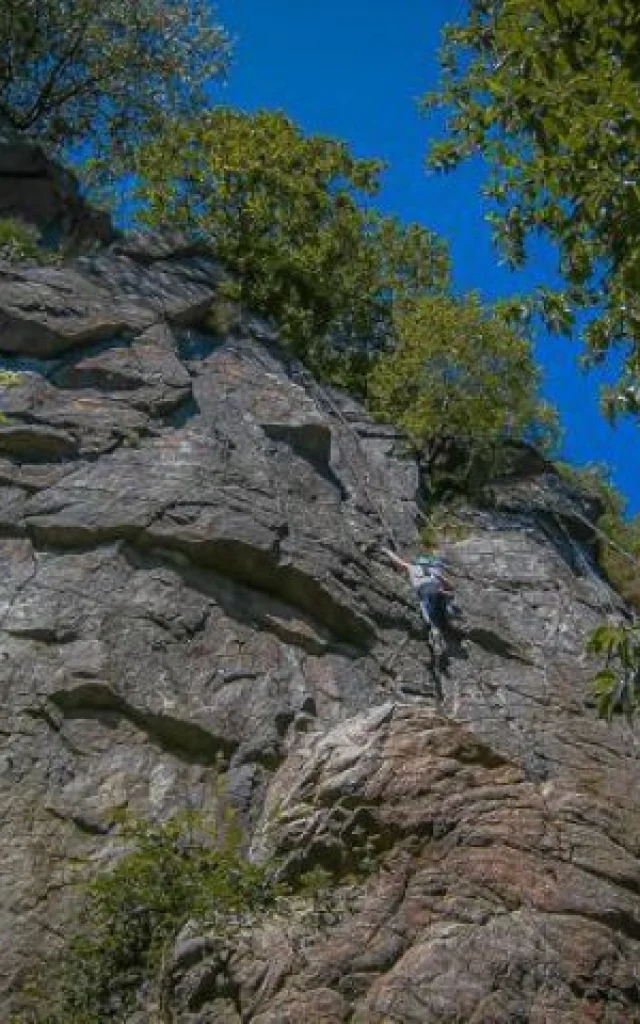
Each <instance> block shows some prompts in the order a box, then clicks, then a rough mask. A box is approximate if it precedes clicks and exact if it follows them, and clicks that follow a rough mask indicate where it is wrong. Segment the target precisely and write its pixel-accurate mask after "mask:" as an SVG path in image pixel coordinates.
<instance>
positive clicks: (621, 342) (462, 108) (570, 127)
mask: <svg viewBox="0 0 640 1024" xmlns="http://www.w3.org/2000/svg"><path fill="white" fill-rule="evenodd" d="M442 68H443V78H442V83H441V89H440V91H439V92H437V93H434V94H432V95H431V96H428V97H427V98H426V105H427V106H444V107H445V108H447V110H448V115H449V116H448V120H447V137H446V139H445V140H444V141H441V142H440V143H438V144H436V145H434V146H433V148H432V151H431V154H430V162H431V164H432V166H434V167H436V168H438V169H441V170H449V169H451V168H453V167H455V166H457V165H458V164H459V163H460V161H462V160H464V159H465V158H466V157H468V156H471V155H472V154H474V153H478V152H480V153H481V154H482V155H483V156H484V157H485V159H486V160H487V161H488V164H489V166H490V168H491V172H492V173H491V180H490V184H489V187H488V189H487V193H488V195H489V196H490V197H491V198H492V200H493V201H494V213H493V215H492V219H493V222H494V224H495V227H496V232H497V236H498V239H499V241H500V242H501V243H502V245H503V247H504V249H505V251H506V254H507V256H508V258H509V260H510V261H511V263H512V264H513V265H516V266H518V265H521V264H522V263H523V262H524V260H525V256H526V252H525V244H526V240H527V238H528V237H529V236H531V235H532V234H534V233H536V232H542V233H543V234H545V235H546V236H547V237H548V238H550V239H551V240H552V241H553V242H554V243H556V244H557V245H558V247H559V253H560V263H561V271H562V273H563V275H564V278H565V281H566V288H565V291H564V293H563V294H559V293H552V292H550V291H544V290H541V291H540V293H539V295H538V302H537V303H536V304H534V308H538V309H539V310H541V311H542V312H543V314H544V315H545V316H546V318H547V321H548V323H549V324H550V326H551V327H552V328H553V329H560V330H566V331H569V330H570V329H572V327H573V326H574V321H575V317H576V314H577V313H579V312H581V311H582V312H584V311H585V310H588V311H589V313H588V317H587V326H586V328H585V340H586V343H587V350H586V352H587V357H586V362H587V363H593V362H600V361H602V360H603V359H604V358H605V356H606V355H607V353H608V352H610V351H611V349H612V348H613V347H614V346H620V347H622V349H623V352H624V356H625V359H624V366H623V370H622V373H621V375H620V377H619V379H618V381H617V384H616V387H615V389H613V390H612V391H610V392H609V394H608V395H605V401H606V408H607V411H608V413H609V414H611V415H614V414H615V413H616V412H619V411H632V412H640V147H639V146H638V139H639V138H640V6H639V5H638V3H637V0H600V2H598V3H593V2H591V0H469V9H468V17H467V20H466V22H465V24H464V25H453V26H450V27H449V28H448V29H447V31H446V33H445V43H444V48H443V54H442Z"/></svg>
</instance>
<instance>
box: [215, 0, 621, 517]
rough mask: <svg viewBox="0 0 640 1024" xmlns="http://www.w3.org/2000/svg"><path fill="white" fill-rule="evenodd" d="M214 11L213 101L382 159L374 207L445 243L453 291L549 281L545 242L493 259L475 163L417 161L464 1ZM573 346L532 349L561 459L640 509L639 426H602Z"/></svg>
mask: <svg viewBox="0 0 640 1024" xmlns="http://www.w3.org/2000/svg"><path fill="white" fill-rule="evenodd" d="M217 7H218V11H219V14H220V17H221V20H222V21H223V23H224V24H225V26H226V27H227V29H228V30H229V31H230V32H231V34H232V35H233V36H234V38H235V57H234V64H233V67H232V69H231V73H230V76H229V80H228V83H227V84H226V86H225V87H224V88H223V90H222V91H221V93H220V94H218V96H217V98H219V99H220V100H221V101H222V102H227V103H229V104H232V105H233V106H238V107H240V108H242V109H244V110H256V109H258V108H261V107H266V108H270V109H280V110H285V111H286V112H287V113H288V114H289V115H290V116H291V117H293V118H294V119H295V120H296V121H297V122H298V123H299V124H300V125H301V126H302V127H303V128H304V129H305V130H306V131H309V132H320V133H323V134H329V135H333V136H337V137H339V138H341V139H344V140H345V141H347V142H349V143H350V145H351V146H352V148H353V149H354V151H355V152H356V154H357V155H358V156H362V157H366V156H376V157H382V158H383V159H385V160H386V161H387V162H388V163H389V165H390V166H389V169H388V171H387V172H386V174H385V177H384V182H385V184H384V188H383V191H382V194H381V196H380V197H379V200H378V205H379V206H380V207H381V208H382V209H383V210H384V211H385V212H388V213H394V214H396V215H397V216H399V217H401V218H402V219H403V220H417V221H420V222H421V223H423V224H425V225H427V226H428V227H429V228H431V229H433V230H435V231H437V232H439V233H440V234H442V235H443V236H444V237H445V238H446V239H447V240H448V242H449V244H450V248H451V253H452V257H453V267H454V283H455V287H456V290H460V291H465V290H470V289H473V290H478V291H480V292H481V294H482V295H483V297H484V298H486V299H487V300H492V299H495V298H498V297H500V296H504V295H509V294H512V293H513V292H516V291H526V290H528V289H529V288H531V287H532V286H533V285H534V284H538V283H540V282H541V281H546V282H548V283H549V282H550V283H554V280H555V278H554V270H555V260H554V257H553V253H551V252H550V251H546V250H545V249H544V248H543V247H538V248H536V251H535V256H534V258H533V259H532V260H531V262H530V264H529V265H528V266H527V268H526V269H525V270H524V271H522V272H520V273H518V274H513V273H511V272H509V271H508V270H507V269H506V268H505V267H502V266H500V265H499V254H498V253H497V252H496V250H495V248H494V246H493V244H492V241H491V235H490V231H489V228H488V226H487V224H486V223H485V221H484V214H485V212H486V209H485V207H484V206H483V203H482V199H481V196H480V186H481V183H482V178H483V170H482V165H481V164H480V162H476V163H475V164H473V165H471V166H466V167H463V168H461V169H460V170H458V171H456V172H455V173H454V174H451V175H447V176H441V175H436V174H433V173H430V172H427V171H426V169H425V166H424V155H425V152H426V148H427V145H428V141H429V138H430V135H432V133H433V132H434V130H435V124H434V123H433V122H431V121H428V120H427V119H425V118H424V117H422V116H421V115H420V113H419V112H418V109H417V103H416V101H417V99H418V97H419V96H420V95H421V94H422V93H424V92H425V91H427V90H428V89H429V88H431V87H433V86H435V84H436V82H437V76H438V66H437V50H438V46H439V35H440V30H441V28H442V26H443V24H445V22H447V21H451V20H455V19H456V17H459V16H461V15H462V13H463V11H464V9H465V4H464V0H401V2H399V3H395V4H390V3H389V2H388V0H269V2H267V0H219V2H218V4H217ZM577 351H579V349H578V348H577V347H576V346H575V345H573V344H571V343H568V342H567V341H566V340H560V339H555V338H551V337H548V336H543V337H541V338H540V339H539V342H538V345H537V352H538V356H539V359H540V360H541V362H542V365H543V368H544V392H545V395H546V396H547V397H548V398H549V399H550V400H551V401H553V402H555V403H556V404H557V405H558V406H559V408H560V413H561V417H562V423H563V426H564V428H565V443H564V450H563V456H564V457H565V458H567V459H569V460H571V461H572V462H575V463H587V462H606V463H607V464H608V465H609V466H610V467H611V471H612V478H613V480H614V482H615V483H616V484H617V486H618V487H619V488H620V489H621V490H622V491H623V492H624V494H625V495H626V496H627V497H628V499H629V506H628V510H629V511H630V512H636V511H640V473H639V472H638V458H637V454H636V453H637V449H638V429H639V428H638V427H637V426H635V425H633V424H631V423H621V424H619V425H618V426H617V427H616V428H615V429H612V428H611V427H609V426H608V425H607V423H606V422H605V421H604V420H603V418H602V417H601V415H600V413H599V411H598V400H597V383H598V379H597V377H596V376H595V375H590V376H589V377H585V376H584V375H583V374H581V373H580V372H579V371H578V370H577V369H576V363H575V357H576V352H577Z"/></svg>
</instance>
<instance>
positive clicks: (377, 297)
mask: <svg viewBox="0 0 640 1024" xmlns="http://www.w3.org/2000/svg"><path fill="white" fill-rule="evenodd" d="M382 167H383V165H382V164H381V162H380V161H378V160H358V159H356V158H355V157H354V156H353V155H352V154H351V152H350V151H349V148H348V147H347V146H346V145H345V144H344V143H341V142H338V141H335V140H332V139H328V138H323V137H320V136H305V135H303V134H302V132H301V131H300V130H299V129H298V128H297V127H296V126H295V124H293V122H292V121H290V120H289V119H288V118H287V117H286V116H285V115H284V114H281V113H269V112H259V113H257V114H255V115H253V116H249V115H247V114H242V113H240V112H238V111H234V110H230V109H225V108H219V109H216V110H213V111H211V112H208V113H205V114H204V115H201V116H199V117H198V118H197V119H196V120H194V121H183V120H179V121H174V122H173V123H171V125H168V126H167V130H166V131H165V132H164V133H163V134H162V135H160V136H159V137H158V138H156V139H154V140H153V141H151V142H149V143H147V144H146V145H145V146H143V147H141V149H140V151H139V152H138V155H137V160H136V164H135V172H136V174H137V176H138V179H139V183H140V184H139V188H138V199H139V200H140V201H141V204H142V209H141V211H140V219H141V220H142V222H143V223H145V224H147V225H149V224H150V225H156V224H167V223H168V224H173V225H175V226H177V227H180V228H184V229H187V230H188V231H191V232H195V233H197V234H199V235H201V236H203V237H204V238H206V239H208V240H209V241H210V242H211V243H212V245H213V247H214V249H215V251H216V253H217V255H218V258H219V259H220V261H221V262H222V264H223V265H224V266H226V267H227V268H228V269H229V270H230V271H231V272H232V274H233V275H234V277H235V279H236V281H237V297H238V298H239V299H240V300H241V301H242V302H243V304H244V305H245V306H246V307H248V308H253V309H254V310H256V311H257V312H261V313H263V314H267V315H270V316H272V317H274V319H275V320H276V321H277V322H278V324H279V327H280V329H281V332H282V335H283V337H284V339H285V340H286V341H288V342H289V344H290V345H291V346H292V347H293V348H294V350H295V351H297V352H298V354H301V355H304V356H305V357H306V358H307V360H308V361H310V362H311V363H312V364H313V365H314V368H315V369H318V368H320V369H321V368H322V364H323V362H324V363H325V364H326V363H327V360H329V361H330V360H331V357H332V355H333V356H335V354H336V352H338V353H341V354H342V355H343V356H344V357H345V358H347V359H348V358H353V357H354V354H355V355H356V356H357V355H358V354H360V355H364V356H365V357H366V356H368V355H370V354H371V353H372V352H374V351H376V350H377V349H378V348H379V347H380V346H381V345H382V344H383V343H384V341H385V340H387V336H388V332H389V330H390V329H391V327H392V311H393V308H394V306H395V304H396V303H397V301H398V299H399V298H400V297H410V296H417V295H420V294H422V293H424V292H428V291H430V290H434V289H435V290H440V289H443V288H444V287H446V284H447V282H448V269H449V265H448V257H447V253H446V249H445V246H444V244H443V243H442V242H441V241H440V240H438V239H437V238H436V237H435V236H434V235H433V234H432V233H431V232H429V231H427V230H426V229H424V228H422V227H420V226H418V225H410V226H408V227H403V226H401V225H400V224H399V223H398V222H397V221H396V220H394V219H392V218H385V217H381V216H380V215H379V214H377V213H375V212H374V211H372V210H371V209H370V208H369V207H368V206H367V205H366V204H367V200H368V199H369V198H370V197H372V196H373V195H375V193H376V192H377V190H378V187H379V178H380V173H381V171H382Z"/></svg>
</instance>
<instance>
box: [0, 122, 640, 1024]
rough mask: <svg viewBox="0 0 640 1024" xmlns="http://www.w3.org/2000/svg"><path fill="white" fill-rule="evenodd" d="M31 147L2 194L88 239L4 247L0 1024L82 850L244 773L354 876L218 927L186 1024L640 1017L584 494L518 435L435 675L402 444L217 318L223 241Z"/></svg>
mask: <svg viewBox="0 0 640 1024" xmlns="http://www.w3.org/2000/svg"><path fill="white" fill-rule="evenodd" d="M16 147H17V144H16V142H15V141H11V140H5V143H4V145H3V146H0V192H1V190H2V189H3V188H5V194H8V190H9V188H10V194H11V201H10V203H9V201H8V200H7V203H6V204H5V206H4V207H3V206H2V203H1V200H0V209H3V210H4V209H9V208H10V210H11V212H12V213H13V214H16V213H18V214H20V213H22V214H23V215H24V216H27V217H28V216H29V211H31V212H32V214H33V216H31V217H29V219H31V220H32V221H34V222H36V223H38V224H39V225H40V226H47V227H48V228H49V227H51V225H52V224H54V225H57V232H58V235H60V234H61V233H62V234H63V235H64V234H65V233H67V234H68V235H69V236H72V237H73V238H74V239H76V240H77V239H78V238H80V239H85V240H86V239H87V238H89V239H91V240H92V243H93V244H92V246H91V247H90V248H91V251H90V252H86V251H85V252H84V254H82V246H80V247H79V252H80V254H79V255H76V256H73V257H69V258H68V259H66V260H65V261H63V262H62V263H61V264H60V265H56V266H40V267H38V266H9V265H2V266H0V353H2V357H3V367H4V368H5V369H10V370H12V371H14V372H15V373H17V374H18V378H17V382H16V383H14V384H13V385H12V386H11V387H9V388H7V389H6V391H5V393H4V396H3V403H2V410H3V413H4V417H5V419H4V420H3V422H2V424H1V425H0V558H1V560H2V575H1V577H0V591H1V598H0V600H1V619H0V687H1V694H0V700H1V704H0V708H1V718H0V737H1V747H0V807H1V819H0V820H1V825H0V828H1V830H2V832H1V835H2V839H1V843H2V857H1V858H0V979H1V980H0V1020H3V1021H9V1019H10V1015H11V1008H12V1005H13V1001H14V998H15V996H16V994H17V993H18V991H19V990H20V987H21V985H22V984H23V982H24V979H25V978H27V977H29V976H30V975H32V974H33V971H34V969H35V970H37V969H38V965H39V964H40V963H41V962H44V961H46V959H47V958H48V957H49V956H50V955H51V954H52V952H53V951H55V950H56V949H57V948H58V947H59V946H60V944H61V943H62V942H63V941H64V936H65V934H67V931H68V928H69V927H70V922H71V921H72V919H73V909H74V906H75V903H74V900H75V896H74V891H75V880H76V877H77V876H76V872H75V871H74V868H75V867H76V866H77V865H78V864H81V865H83V868H86V866H87V865H89V866H90V867H91V869H92V870H93V869H95V870H99V869H101V868H102V867H103V866H104V864H105V862H108V861H109V858H111V857H113V856H117V852H118V851H117V842H116V841H115V840H114V837H113V835H112V830H111V825H110V812H111V809H112V808H113V807H114V806H127V807H129V808H131V809H132V810H133V811H135V812H136V813H139V814H142V815H147V816H151V817H157V818H160V819H162V818H166V817H168V816H170V815H171V814H173V813H175V812H176V811H177V810H179V809H180V808H184V807H193V808H197V809H200V810H201V811H202V812H203V813H204V814H205V815H206V814H207V813H209V812H210V810H211V808H212V807H213V806H214V805H215V803H216V801H217V800H218V799H219V795H218V789H217V782H216V780H217V778H218V776H219V773H220V771H222V773H223V775H224V778H225V790H226V793H227V797H228V799H229V800H231V802H232V803H233V805H234V807H235V808H236V810H237V813H238V815H239V818H240V820H241V822H242V824H243V827H244V829H245V834H246V837H247V844H248V848H249V849H250V851H251V856H252V857H254V858H257V859H259V858H262V857H265V856H269V855H272V854H274V853H275V854H277V855H278V856H279V857H281V858H282V859H283V862H284V863H285V864H286V865H287V870H288V871H289V872H292V873H293V872H296V871H300V870H303V869H304V870H308V869H311V868H314V867H318V866H320V867H324V868H326V869H328V870H330V871H331V872H333V874H334V876H335V878H336V879H337V882H336V895H335V903H336V908H337V909H335V912H333V913H332V914H325V915H324V916H323V917H322V920H321V921H320V923H319V922H318V920H316V918H314V916H313V915H312V914H305V913H302V912H301V913H300V914H292V915H289V916H286V917H285V916H278V915H277V914H275V915H273V916H271V917H267V918H265V919H264V920H263V921H261V922H259V923H258V924H257V925H256V927H255V928H254V929H252V931H251V932H250V933H247V934H246V935H245V936H244V938H243V940H242V942H238V943H237V944H236V945H235V947H233V948H225V947H224V944H223V943H221V941H220V940H219V938H218V937H216V935H215V934H211V932H210V931H209V930H207V927H206V924H205V923H203V924H202V926H201V927H200V928H198V924H197V922H194V923H193V925H192V926H191V927H190V931H189V935H188V936H186V937H184V938H183V939H182V940H181V942H179V943H178V945H177V947H176V949H175V950H174V953H173V960H172V963H171V964H170V966H169V968H168V982H167V984H168V987H169V992H170V1011H171V1014H172V1016H171V1019H172V1020H175V1021H178V1022H180V1024H205V1022H210V1024H214V1022H220V1024H223V1022H224V1024H231V1022H233V1024H239V1022H241V1021H242V1022H247V1024H249V1022H250V1024H284V1022H290V1024H299V1022H301V1021H305V1022H310V1024H311V1022H315V1024H334V1022H335V1024H337V1022H343V1021H344V1022H347V1021H351V1022H354V1024H356V1022H357V1024H382V1022H383V1021H385V1022H387V1021H394V1022H396V1021H397V1022H407V1024H414V1022H415V1024H418V1022H426V1024H431V1022H433V1024H436V1022H438V1024H440V1022H442V1024H454V1022H465V1024H490V1022H495V1024H502V1022H505V1024H506V1022H511V1024H515V1022H524V1021H527V1022H530V1024H546V1022H561V1024H583V1022H586V1021H593V1022H602V1024H604V1022H607V1024H629V1022H631V1021H640V978H639V970H640V968H639V964H640V955H639V954H640V901H639V893H640V813H639V812H640V797H639V787H638V780H639V778H640V772H639V769H638V760H637V755H638V741H637V737H636V736H635V734H634V733H633V731H632V730H631V729H629V728H628V727H626V726H624V725H618V724H614V725H607V724H605V723H602V722H600V721H599V720H598V719H597V717H596V715H595V711H594V708H593V706H592V703H591V702H590V700H589V699H588V690H587V688H586V685H585V684H586V680H587V679H588V678H589V674H590V672H591V671H592V669H593V666H592V665H590V664H589V663H588V661H587V659H586V658H585V655H584V643H585V639H586V637H587V635H588V634H589V632H590V630H591V629H592V628H593V627H594V626H595V625H596V623H597V622H598V621H599V620H600V619H601V617H602V614H603V611H604V610H606V609H607V608H612V607H617V606H619V599H618V598H617V596H616V594H615V593H614V592H613V591H612V590H611V589H610V587H609V585H608V583H607V581H606V580H603V579H597V578H596V576H594V573H593V571H592V567H593V564H594V563H593V553H594V548H595V544H596V538H595V537H594V536H593V535H592V534H591V532H590V531H589V529H588V527H587V526H585V517H586V519H587V520H588V519H590V518H592V516H593V509H590V508H589V507H587V506H585V503H584V499H583V498H581V497H580V496H578V495H577V494H575V493H573V492H572V491H571V490H570V489H569V488H568V487H567V486H566V484H564V483H563V482H562V480H561V479H560V478H559V477H558V476H557V474H556V473H555V471H554V469H553V467H552V466H551V465H550V464H549V463H547V462H545V460H544V459H542V458H541V457H540V456H538V455H537V454H536V453H535V452H533V451H531V450H529V449H527V448H525V447H518V446H513V447H512V448H511V449H510V450H509V451H508V453H507V455H508V457H507V458H506V460H505V465H503V467H502V469H501V472H500V473H499V474H497V475H496V478H495V479H494V480H493V481H492V493H493V500H492V502H491V503H490V504H487V503H483V504H481V505H474V503H473V502H472V501H468V502H467V503H466V504H465V505H463V506H462V507H458V508H457V510H456V517H457V521H458V522H459V523H462V524H463V528H460V529H459V531H458V536H457V537H456V538H455V539H452V538H451V537H450V538H449V540H448V541H447V545H446V552H447V556H448V558H449V560H450V563H451V566H452V572H453V575H454V579H455V581H456V585H457V594H458V603H459V605H460V608H461V618H460V620H459V622H458V624H457V626H456V632H455V634H454V635H453V636H452V638H451V644H450V652H449V654H450V656H449V658H448V660H447V663H446V664H444V665H441V666H440V667H439V670H438V671H434V665H433V664H432V656H431V652H430V649H429V646H428V645H427V643H426V642H425V635H424V630H423V626H422V623H421V620H420V617H419V615H418V613H417V611H416V608H415V604H414V601H413V599H412V595H411V593H410V592H409V591H408V588H407V587H406V585H405V582H404V580H403V579H402V578H401V577H400V576H399V575H398V574H397V573H396V572H394V571H393V570H392V569H391V568H390V567H389V565H388V564H387V563H386V562H385V560H384V558H383V557H382V556H381V552H380V546H381V544H385V543H387V542H388V540H389V532H390V531H391V532H392V533H393V535H394V536H395V538H396V540H397V542H398V544H399V545H400V547H401V548H403V549H406V550H411V549H412V548H415V546H416V544H417V543H418V541H419V527H420V518H419V509H420V505H421V496H422V495H423V494H424V493H425V490H427V489H428V488H429V480H427V479H425V469H424V467H422V468H421V467H419V466H418V465H417V464H416V462H415V460H414V459H413V458H412V457H411V456H410V454H409V453H408V452H407V450H406V446H405V445H404V444H403V440H402V438H401V437H400V436H399V435H397V433H396V432H395V431H394V430H393V429H391V428H387V427H383V426H380V425H379V424H374V423H372V422H371V421H370V420H369V418H368V417H367V415H366V414H365V412H364V411H363V410H362V408H361V407H359V406H358V405H357V404H356V403H354V402H353V401H352V400H351V399H349V398H348V397H347V396H345V395H343V394H341V393H338V392H334V391H332V392H327V391H326V390H324V389H320V388H319V387H318V386H317V385H316V384H315V383H314V382H313V380H311V379H310V378H309V376H308V375H307V374H306V373H305V372H304V371H303V370H302V368H301V367H300V365H299V364H298V363H297V362H296V361H295V360H294V359H292V358H291V357H290V356H288V355H287V353H286V352H285V351H284V350H283V349H282V348H281V347H280V346H279V345H278V338H277V335H276V333H275V332H274V331H273V330H272V328H271V327H270V326H269V325H267V324H265V323H264V322H262V321H261V320H259V319H257V318H255V317H253V316H252V315H251V314H250V313H249V312H247V311H243V312H241V313H240V312H238V311H236V310H233V309H229V308H228V307H226V306H225V304H224V302H223V301H222V300H221V299H220V293H219V289H220V283H221V281H222V280H223V279H224V274H223V273H222V271H221V270H220V268H219V267H218V266H217V265H216V263H215V261H214V260H213V258H212V256H211V254H210V253H208V252H207V251H206V250H204V249H200V248H197V247H194V246H192V245H189V244H188V243H186V242H184V241H183V240H181V239H175V238H171V237H169V236H162V237H153V238H140V237H129V238H117V237H116V236H115V235H113V234H112V232H111V231H110V229H108V228H107V227H105V222H104V221H103V220H101V219H100V218H98V219H97V220H96V219H95V215H93V214H91V213H90V211H87V210H86V209H83V207H82V204H81V200H80V199H79V197H78V196H77V194H76V193H75V192H74V191H73V189H71V193H72V194H73V200H72V202H71V200H69V198H68V196H69V195H70V194H71V193H65V190H64V188H63V189H62V195H63V199H62V200H60V195H61V191H60V180H61V179H60V177H59V176H57V174H56V173H54V172H51V171H50V168H49V165H48V164H45V162H44V158H43V157H42V155H41V154H39V153H38V151H35V150H33V149H31V148H29V147H18V148H16ZM34 168H37V169H38V170H37V171H36V170H34ZM36 177H37V180H38V182H39V184H38V186H37V189H35V191H34V180H35V178H36ZM64 180H65V181H66V180H67V179H64ZM46 182H49V185H47V184H46ZM52 182H53V183H54V185H52V184H51V183H52ZM54 186H55V196H56V197H57V198H56V199H55V201H54V199H53V198H51V195H49V198H48V199H47V198H46V190H47V188H54ZM36 193H37V205H38V210H37V211H36V212H35V213H34V212H33V206H34V204H35V202H36V201H35V200H34V198H33V197H34V195H35V194H36ZM65 195H66V196H67V199H64V196H65ZM69 202H71V205H72V206H73V212H72V213H70V212H69V210H70V206H69ZM56 203H58V205H57V206H56ZM60 203H62V205H60ZM38 211H40V212H38ZM42 211H44V212H42ZM96 224H97V225H99V227H98V228H96V227H95V225H96ZM92 225H93V226H92ZM365 857H368V858H369V859H370V860H371V863H372V867H371V870H370V871H369V873H368V874H367V877H366V879H365V880H361V881H360V882H354V881H353V880H351V881H350V882H348V883H347V882H345V883H344V884H341V882H340V880H341V879H342V878H343V877H344V878H345V879H346V878H348V877H350V876H349V872H350V871H351V869H352V868H353V866H354V864H355V865H357V864H358V863H359V862H361V861H362V860H363V859H364V858H365ZM130 1019H131V1021H132V1022H133V1018H130ZM153 1019H155V1018H153V1017H152V1016H150V1015H149V1016H145V1014H144V1011H140V1014H138V1015H137V1016H136V1017H135V1020H136V1021H137V1022H139V1024H142V1022H143V1021H149V1022H151V1020H153Z"/></svg>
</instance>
